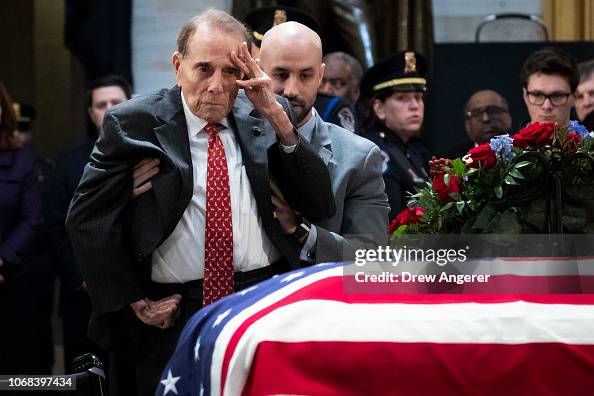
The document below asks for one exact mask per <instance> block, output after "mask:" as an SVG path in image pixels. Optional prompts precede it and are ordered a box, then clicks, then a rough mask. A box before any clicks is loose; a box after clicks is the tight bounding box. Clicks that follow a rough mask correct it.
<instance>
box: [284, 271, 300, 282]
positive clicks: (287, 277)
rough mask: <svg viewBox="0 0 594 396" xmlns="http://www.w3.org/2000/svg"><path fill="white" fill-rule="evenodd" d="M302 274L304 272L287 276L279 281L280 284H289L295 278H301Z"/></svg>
mask: <svg viewBox="0 0 594 396" xmlns="http://www.w3.org/2000/svg"><path fill="white" fill-rule="evenodd" d="M303 274H305V271H299V272H296V273H294V274H290V275H287V276H285V277H284V278H283V279H282V280H281V282H290V281H292V280H293V279H297V278H299V277H301V276H303Z"/></svg>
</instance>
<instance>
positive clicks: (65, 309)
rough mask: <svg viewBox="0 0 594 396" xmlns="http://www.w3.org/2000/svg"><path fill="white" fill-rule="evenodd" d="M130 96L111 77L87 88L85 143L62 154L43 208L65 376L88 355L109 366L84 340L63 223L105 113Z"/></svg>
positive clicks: (81, 291)
mask: <svg viewBox="0 0 594 396" xmlns="http://www.w3.org/2000/svg"><path fill="white" fill-rule="evenodd" d="M131 96H132V89H131V87H130V84H129V83H128V81H127V80H126V79H124V78H123V77H120V76H117V75H110V76H105V77H103V78H100V79H98V80H95V81H92V82H90V83H89V85H88V87H87V90H86V93H85V105H86V113H87V115H88V123H89V124H90V125H89V127H88V129H87V133H86V135H85V136H84V141H83V142H82V143H81V144H78V145H76V146H75V147H73V148H70V149H67V150H66V151H64V152H62V153H61V154H60V155H59V156H58V158H57V161H56V164H55V168H54V170H53V171H52V172H51V174H50V177H49V180H48V184H49V186H50V188H49V193H48V202H47V205H46V206H47V222H48V224H49V226H50V231H51V233H52V236H53V239H54V241H55V245H56V262H57V273H58V277H59V279H60V299H59V310H58V314H59V316H60V317H61V319H62V330H63V345H64V366H65V370H66V373H67V374H70V373H72V372H73V367H72V360H73V359H74V358H76V357H77V356H80V355H82V354H84V353H87V352H93V353H95V354H97V355H98V356H99V357H100V358H101V359H102V360H103V361H104V363H108V362H107V361H108V357H107V354H106V353H105V352H104V351H103V350H102V349H101V348H100V347H99V346H97V345H96V344H94V343H93V342H91V341H90V340H89V339H88V338H87V336H86V333H87V328H88V326H89V320H90V318H91V312H92V307H91V300H90V298H89V294H88V292H87V290H86V286H85V284H84V282H83V278H82V275H81V273H80V268H79V267H80V266H79V263H78V262H77V260H76V258H75V256H74V252H73V250H72V244H71V243H70V238H69V237H68V234H67V233H66V228H65V226H64V223H65V222H66V214H67V212H68V204H69V203H70V201H71V199H72V197H73V195H74V191H75V189H76V187H77V186H78V183H79V181H80V178H81V176H82V173H83V169H84V167H85V165H86V164H87V162H89V156H90V154H91V151H92V149H93V145H94V144H95V140H96V139H97V137H98V135H99V133H100V131H101V130H102V127H103V119H104V117H105V113H106V112H107V111H108V110H110V109H111V108H112V107H114V106H116V105H118V104H119V103H122V102H124V101H126V100H128V99H130V97H131Z"/></svg>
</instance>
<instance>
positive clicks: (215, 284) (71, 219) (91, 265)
mask: <svg viewBox="0 0 594 396" xmlns="http://www.w3.org/2000/svg"><path fill="white" fill-rule="evenodd" d="M246 36H247V32H246V31H245V28H244V27H243V25H242V24H241V23H240V22H238V21H237V20H235V19H234V18H232V17H231V16H229V15H228V14H226V13H224V12H222V11H217V10H208V11H206V12H204V13H202V14H200V15H199V16H197V17H195V18H193V19H191V20H190V21H189V22H188V23H186V24H185V25H184V26H183V27H182V29H181V31H180V34H179V36H178V49H177V51H176V52H175V53H174V54H173V59H172V61H173V65H174V68H175V71H176V81H177V86H176V87H174V88H172V89H170V90H162V91H159V92H157V93H154V94H150V95H144V96H139V97H137V98H133V99H132V100H130V101H128V102H126V103H123V104H121V105H119V106H116V107H115V108H114V109H113V110H112V111H110V112H108V113H107V115H106V117H105V121H104V128H103V134H102V136H100V138H99V140H98V142H97V144H96V146H95V149H94V151H93V153H92V155H91V162H90V163H89V164H88V165H87V167H86V168H85V171H84V174H83V177H82V180H81V183H80V185H79V187H78V189H77V191H76V193H75V196H74V199H73V201H72V203H71V206H70V212H69V215H68V220H67V228H68V230H69V233H70V235H71V238H72V242H73V246H74V248H75V252H76V254H77V256H78V257H79V259H80V260H79V261H80V263H81V270H82V273H83V276H84V278H85V281H86V283H87V285H88V289H89V292H90V295H91V300H92V302H93V308H94V312H93V318H92V320H91V326H90V335H91V337H93V338H94V339H95V340H96V341H97V342H99V343H101V344H102V345H105V346H107V347H111V348H117V347H118V346H119V347H121V346H122V343H125V344H126V346H127V347H128V348H129V349H130V348H131V349H132V350H133V352H134V354H135V358H136V361H137V370H136V374H137V383H138V385H139V393H140V394H149V393H151V392H154V389H155V386H156V384H157V383H158V381H159V376H160V373H161V370H162V369H163V366H164V365H165V363H166V361H167V359H168V357H169V356H170V354H171V353H172V352H173V349H174V347H175V344H176V342H177V338H178V336H179V333H180V331H181V328H182V327H183V324H184V323H185V321H186V320H187V319H188V318H189V317H190V316H191V315H192V314H193V313H194V312H196V311H197V310H198V309H199V308H201V307H202V306H203V304H208V303H211V302H213V301H215V300H216V299H217V298H221V297H224V296H225V295H226V294H229V293H231V292H233V291H235V290H239V289H242V288H244V287H246V286H249V285H251V284H253V283H256V282H258V281H260V280H263V279H266V278H267V277H270V276H272V275H273V274H275V273H279V272H282V271H285V270H288V269H291V268H298V267H299V266H300V265H301V262H300V260H299V256H298V253H299V251H298V247H297V243H296V240H295V237H294V236H292V235H289V233H287V232H286V230H283V229H282V228H281V227H280V225H279V223H278V221H277V220H275V218H274V213H275V211H274V208H273V205H272V203H271V194H270V183H271V180H274V181H275V182H276V184H278V186H279V187H280V189H281V190H282V191H283V193H284V194H285V196H286V197H287V200H288V201H289V202H290V203H291V205H294V207H295V208H296V210H298V211H299V212H300V213H302V214H303V215H304V216H308V217H311V218H314V219H315V220H316V221H322V220H324V219H326V218H328V217H331V216H332V215H333V214H334V211H335V205H334V197H333V195H332V190H331V187H330V180H329V174H328V171H327V169H326V167H325V166H324V163H323V162H322V160H321V159H319V158H318V157H317V156H316V155H315V154H314V153H313V152H312V150H311V149H310V148H309V147H308V144H307V142H306V141H304V139H302V138H301V137H300V136H299V134H298V133H297V132H296V130H295V128H294V127H293V125H292V124H291V120H290V119H289V117H288V116H287V113H286V112H285V110H284V108H283V106H282V105H281V104H279V102H278V101H277V98H276V97H275V95H274V94H273V92H272V89H271V84H270V78H269V77H268V76H267V75H266V74H264V73H263V72H262V71H261V70H260V69H259V68H258V67H257V65H256V63H255V62H254V60H253V59H252V58H251V56H250V55H249V53H248V51H247V46H246V44H245V43H244V44H242V42H245V41H246ZM244 76H247V77H249V78H250V79H249V80H246V81H242V78H243V77H244ZM240 87H241V88H244V90H245V94H240V95H239V96H237V95H238V88H240ZM284 105H285V106H286V102H284ZM145 158H158V159H159V162H160V164H159V173H158V175H156V176H155V177H154V178H152V179H151V185H152V189H151V191H150V192H147V193H145V194H142V195H140V196H139V197H137V198H135V199H134V200H132V186H131V183H130V181H131V174H132V170H133V167H134V165H135V164H136V163H138V161H140V160H142V159H145Z"/></svg>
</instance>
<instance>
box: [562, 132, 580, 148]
mask: <svg viewBox="0 0 594 396" xmlns="http://www.w3.org/2000/svg"><path fill="white" fill-rule="evenodd" d="M581 141H582V137H581V136H580V135H579V134H577V133H576V132H569V133H568V134H567V143H566V144H567V145H566V146H565V148H566V150H567V151H574V150H575V149H577V146H578V144H580V142H581Z"/></svg>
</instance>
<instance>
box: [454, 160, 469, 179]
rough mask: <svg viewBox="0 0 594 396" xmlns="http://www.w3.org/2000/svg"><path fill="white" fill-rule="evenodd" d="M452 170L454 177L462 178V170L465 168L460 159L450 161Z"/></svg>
mask: <svg viewBox="0 0 594 396" xmlns="http://www.w3.org/2000/svg"><path fill="white" fill-rule="evenodd" d="M452 168H453V170H454V173H455V174H456V175H458V176H463V175H464V169H465V168H466V167H465V166H464V161H462V160H461V159H460V158H456V159H455V160H453V161H452Z"/></svg>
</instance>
